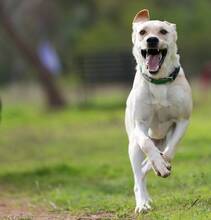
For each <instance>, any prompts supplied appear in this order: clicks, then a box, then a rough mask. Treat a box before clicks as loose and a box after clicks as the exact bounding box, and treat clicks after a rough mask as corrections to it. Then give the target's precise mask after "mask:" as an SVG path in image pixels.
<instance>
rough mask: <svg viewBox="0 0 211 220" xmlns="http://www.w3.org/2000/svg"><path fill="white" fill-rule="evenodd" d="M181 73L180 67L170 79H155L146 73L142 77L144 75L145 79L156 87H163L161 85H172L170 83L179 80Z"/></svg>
mask: <svg viewBox="0 0 211 220" xmlns="http://www.w3.org/2000/svg"><path fill="white" fill-rule="evenodd" d="M179 71H180V66H179V67H176V68H175V69H174V71H173V72H172V73H171V74H170V75H169V76H168V77H165V78H160V79H154V78H152V77H150V76H148V75H146V74H145V73H142V75H143V77H144V79H145V80H147V81H148V82H151V83H153V84H156V85H161V84H166V83H170V82H172V81H174V80H175V79H176V78H177V76H178V74H179Z"/></svg>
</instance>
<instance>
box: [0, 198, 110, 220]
mask: <svg viewBox="0 0 211 220" xmlns="http://www.w3.org/2000/svg"><path fill="white" fill-rule="evenodd" d="M103 219H104V220H110V219H113V215H112V214H111V213H97V214H90V215H85V216H84V215H78V216H73V215H72V214H70V213H68V212H49V211H47V208H42V207H37V206H34V205H32V204H30V203H29V202H28V201H27V200H25V201H21V202H18V203H17V201H11V200H1V201H0V220H103Z"/></svg>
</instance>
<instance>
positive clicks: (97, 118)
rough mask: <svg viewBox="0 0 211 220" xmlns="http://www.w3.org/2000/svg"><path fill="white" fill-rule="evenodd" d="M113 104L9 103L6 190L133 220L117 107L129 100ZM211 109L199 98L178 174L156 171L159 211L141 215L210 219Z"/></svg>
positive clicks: (3, 162)
mask: <svg viewBox="0 0 211 220" xmlns="http://www.w3.org/2000/svg"><path fill="white" fill-rule="evenodd" d="M109 100H112V99H109ZM199 101H200V104H198V103H199ZM109 102H110V106H111V108H106V109H104V107H102V105H103V104H104V102H103V100H101V101H99V100H98V101H97V102H94V101H92V102H90V103H89V105H86V106H85V107H84V106H83V108H81V107H80V106H79V107H77V106H76V107H72V108H69V109H66V110H64V111H62V112H59V113H53V112H51V113H48V112H45V111H41V110H40V109H39V108H38V107H33V106H28V105H27V106H19V107H14V106H5V107H4V111H3V121H2V125H1V128H0V132H1V138H0V145H1V147H0V157H1V159H0V167H1V169H0V186H1V190H0V194H1V195H2V196H3V197H9V198H15V199H17V200H21V199H22V198H28V199H29V201H30V202H32V203H33V204H35V205H37V206H40V205H46V207H48V209H49V210H54V211H55V210H57V211H64V210H68V211H70V212H71V213H73V214H74V215H77V214H81V213H83V214H86V213H99V212H109V213H112V214H113V216H114V218H116V219H128V218H132V217H133V216H134V214H133V210H134V205H135V204H134V197H133V179H132V172H131V168H130V163H129V160H128V154H127V137H126V133H125V130H124V109H123V107H121V105H118V106H116V103H117V102H118V103H120V102H122V100H115V99H113V101H109ZM93 103H94V105H93ZM112 105H113V106H112ZM210 110H211V103H210V102H208V101H204V102H201V100H200V99H199V100H198V99H196V106H195V110H194V113H193V117H192V120H191V124H190V127H189V130H188V132H187V134H186V136H185V137H184V139H183V141H182V142H181V144H180V146H179V149H178V152H177V155H176V158H175V160H174V161H173V172H172V175H171V176H170V177H169V178H167V179H161V178H158V177H156V176H155V175H154V173H150V175H149V178H148V187H149V191H150V193H151V195H152V197H153V200H154V206H153V207H154V210H153V211H152V212H151V213H148V214H145V215H144V216H142V217H141V218H140V219H156V220H157V219H162V220H163V219H209V218H211V214H210V213H211V191H210V189H211V169H210V166H211V146H210V143H211V133H210V131H211V123H210V118H209V117H210Z"/></svg>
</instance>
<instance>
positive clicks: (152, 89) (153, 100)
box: [149, 85, 169, 110]
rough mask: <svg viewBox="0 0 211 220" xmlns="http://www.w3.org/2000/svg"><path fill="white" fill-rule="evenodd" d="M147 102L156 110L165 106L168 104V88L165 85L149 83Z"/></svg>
mask: <svg viewBox="0 0 211 220" xmlns="http://www.w3.org/2000/svg"><path fill="white" fill-rule="evenodd" d="M149 95H150V97H149V102H150V104H151V105H153V106H154V108H156V109H157V110H158V109H160V108H165V107H168V106H169V101H168V88H167V87H166V86H163V85H160V86H155V85H150V86H149Z"/></svg>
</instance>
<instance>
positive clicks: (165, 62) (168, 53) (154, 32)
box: [132, 9, 177, 75]
mask: <svg viewBox="0 0 211 220" xmlns="http://www.w3.org/2000/svg"><path fill="white" fill-rule="evenodd" d="M176 40H177V32H176V25H175V24H172V23H169V22H167V21H158V20H150V17H149V11H148V10H146V9H144V10H142V11H140V12H139V13H138V14H136V16H135V18H134V20H133V34H132V42H133V44H134V49H133V52H134V55H135V58H136V61H137V63H138V64H140V65H141V66H142V68H144V71H145V72H147V73H148V74H150V75H162V72H165V71H164V69H167V68H165V67H167V66H169V65H173V64H172V62H174V59H175V60H176V59H177V45H176Z"/></svg>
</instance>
